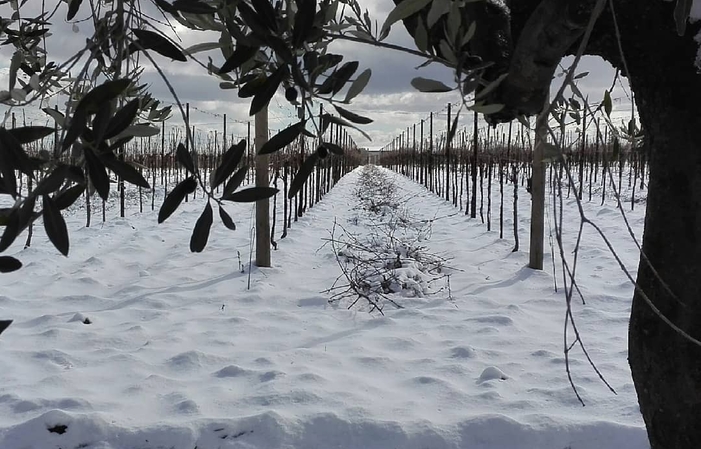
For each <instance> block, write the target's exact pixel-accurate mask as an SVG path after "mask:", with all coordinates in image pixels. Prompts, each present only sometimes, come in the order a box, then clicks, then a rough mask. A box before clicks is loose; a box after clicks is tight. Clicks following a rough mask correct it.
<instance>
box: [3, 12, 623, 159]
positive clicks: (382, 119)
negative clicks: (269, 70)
mask: <svg viewBox="0 0 701 449" xmlns="http://www.w3.org/2000/svg"><path fill="white" fill-rule="evenodd" d="M359 2H360V4H361V5H362V6H363V7H364V8H367V9H368V10H369V12H370V16H371V17H373V18H375V19H377V21H378V22H379V23H380V24H381V23H382V22H383V21H384V19H385V18H386V17H387V14H388V13H389V12H390V10H391V9H392V8H393V6H394V4H393V2H392V0H359ZM59 3H60V2H59V1H58V0H53V1H52V0H46V5H47V8H49V7H52V6H53V5H57V4H59ZM150 3H151V0H144V1H143V2H142V4H143V7H144V8H145V9H146V8H147V9H148V10H149V11H153V7H152V5H150ZM87 4H88V2H85V4H84V5H83V8H82V10H81V12H79V14H78V15H77V16H76V20H77V22H76V23H75V24H73V23H67V22H66V21H65V17H66V5H65V3H64V4H60V5H59V13H58V14H56V15H55V16H54V18H53V21H52V23H53V25H54V32H53V36H51V37H50V38H49V39H48V41H47V47H48V51H49V55H50V59H52V60H55V61H57V62H61V61H64V60H65V59H66V58H68V57H69V56H70V55H72V54H73V53H75V51H77V50H78V49H79V48H80V47H81V46H82V44H83V43H84V42H85V38H86V37H87V36H88V35H89V34H91V32H92V26H91V23H90V22H89V21H87V20H86V19H87V18H88V11H89V9H88V8H87V7H86V6H87ZM40 6H41V2H39V1H35V0H30V1H29V2H27V4H26V6H25V7H24V8H23V15H24V16H28V15H29V14H30V13H32V12H33V11H35V10H34V9H33V8H40ZM10 14H11V10H10V6H9V5H7V4H5V5H3V6H0V17H7V16H9V15H10ZM176 29H177V30H178V35H179V37H180V38H181V39H182V42H181V44H182V45H183V46H184V47H188V46H191V45H194V44H196V43H200V42H203V41H204V42H206V41H216V39H217V36H215V35H211V34H210V35H207V34H205V33H201V32H193V31H190V30H187V29H183V28H182V27H179V26H178V27H176ZM387 41H388V42H393V43H397V44H400V45H403V46H406V47H410V48H413V41H412V39H411V37H410V36H409V35H408V34H407V33H406V31H405V30H404V29H403V27H402V26H400V25H395V26H394V27H393V28H392V32H391V34H390V36H389V38H388V39H387ZM332 51H334V52H337V53H342V54H344V55H345V57H346V59H347V60H358V61H359V62H360V69H359V71H358V73H359V72H360V71H362V70H363V69H364V68H370V69H371V70H372V73H373V76H372V79H371V81H370V83H369V85H368V87H367V88H366V90H365V91H364V93H363V94H362V95H360V96H358V97H357V98H356V99H355V100H354V101H353V104H352V106H349V107H348V108H349V109H351V110H353V111H355V112H357V113H360V114H362V115H366V116H369V117H371V118H373V119H374V120H375V121H374V123H372V124H370V125H365V126H364V127H363V129H364V130H365V131H366V132H367V133H368V134H369V135H370V136H371V137H372V141H367V140H366V139H365V138H364V137H362V136H361V135H360V134H359V133H355V132H353V133H352V135H353V138H354V139H355V141H356V142H357V143H358V145H360V146H364V147H370V148H379V147H381V146H383V145H385V144H386V143H387V142H389V141H390V140H392V138H394V137H395V136H396V135H398V134H399V133H400V132H402V131H403V130H406V129H407V128H408V127H411V126H412V125H414V124H415V123H419V122H420V121H421V120H422V119H427V118H428V116H429V114H430V113H431V112H434V113H437V114H436V116H435V128H434V129H435V130H436V132H441V131H443V130H445V127H446V123H447V120H446V118H447V117H446V112H445V109H446V105H447V104H448V103H449V102H451V103H457V102H458V101H459V97H458V96H457V95H456V94H440V95H438V94H423V93H419V92H417V91H415V90H414V89H413V88H412V87H411V85H410V81H411V79H412V78H414V77H416V76H423V77H428V78H436V79H442V80H444V81H446V82H450V81H451V79H452V77H451V73H450V72H449V71H448V70H447V69H445V68H442V67H439V66H437V65H432V66H429V67H427V68H423V69H420V70H417V69H416V67H417V66H418V65H419V64H421V63H422V62H423V60H422V59H420V58H417V57H414V56H411V55H406V54H404V53H400V52H395V51H391V50H385V49H379V48H374V47H371V46H368V45H363V44H355V43H350V42H343V43H339V44H336V45H335V46H334V47H333V49H332ZM10 56H11V52H10V48H9V46H6V47H2V49H0V90H2V89H7V87H5V86H7V83H8V76H7V73H8V67H9V58H10ZM198 56H199V59H200V60H205V61H206V56H211V57H212V58H213V61H214V64H215V65H221V64H222V63H223V62H224V59H223V57H222V56H221V54H220V53H218V52H215V51H213V52H209V53H199V54H198ZM156 58H157V61H158V62H159V63H160V64H161V65H162V67H163V69H164V70H165V72H166V73H167V74H168V78H169V80H170V82H171V83H172V84H173V86H174V87H175V89H176V91H177V93H178V95H179V97H180V99H181V101H182V102H189V103H190V107H191V123H192V124H193V125H194V126H195V127H196V130H198V135H199V136H200V138H202V139H206V138H207V136H208V135H209V136H210V138H211V136H213V131H214V130H218V132H219V133H221V131H222V129H223V121H224V116H223V115H224V114H226V115H227V129H228V133H229V134H234V135H236V136H245V134H246V129H247V122H248V121H250V120H251V118H249V117H248V102H247V101H245V100H241V99H239V98H238V97H237V95H236V91H234V90H222V89H220V88H219V80H218V79H217V78H216V77H214V76H212V75H208V74H207V73H206V71H205V70H204V69H203V68H202V67H200V66H198V65H196V64H193V63H180V62H172V61H169V60H166V59H165V58H160V57H158V56H156ZM569 62H570V60H565V61H563V65H565V66H567V65H568V63H569ZM584 71H588V72H590V73H589V75H588V76H587V77H586V78H584V79H583V80H581V81H580V88H581V89H582V91H583V92H584V94H585V95H588V96H589V97H590V100H591V103H592V104H597V103H598V102H600V101H601V99H602V97H603V92H604V90H605V89H608V88H610V86H611V82H612V80H613V75H614V71H613V69H612V68H611V67H610V66H609V65H608V64H607V63H606V62H605V61H603V60H601V59H599V58H593V57H586V58H584V59H583V60H582V62H581V64H580V67H579V69H578V72H584ZM142 81H144V82H147V83H148V84H149V85H150V91H151V92H152V94H153V95H154V96H155V97H156V98H158V99H160V100H162V101H163V102H164V103H166V104H168V103H171V102H173V98H172V96H171V94H170V93H169V92H168V90H167V88H166V85H165V84H164V83H163V81H162V80H161V79H160V78H159V76H158V74H157V73H156V72H155V70H154V69H153V68H151V67H148V66H146V67H145V74H144V77H143V80H142ZM624 83H625V80H624ZM612 97H613V98H614V107H615V110H616V111H617V114H618V116H619V117H621V118H617V120H621V119H622V117H624V116H628V117H629V115H630V100H629V98H628V92H627V85H625V86H624V85H622V84H620V83H619V84H618V85H617V86H616V88H615V89H614V91H613V93H612ZM63 101H65V98H53V99H51V100H50V106H52V107H53V106H54V105H55V104H56V103H57V102H63ZM44 106H46V105H44ZM62 107H63V105H62V104H59V108H62ZM269 111H270V112H269V114H270V128H271V129H273V130H275V129H280V128H284V127H285V126H286V125H288V124H290V123H292V122H293V121H294V120H295V119H296V113H295V110H294V108H292V107H291V106H289V104H288V103H287V102H286V101H285V99H284V98H283V97H282V95H277V96H276V97H275V98H274V99H273V101H272V102H271V105H270V110H269ZM16 112H17V113H18V115H19V114H20V113H21V111H16ZM24 113H25V114H26V117H27V120H28V121H30V122H32V123H34V124H42V123H44V122H46V120H47V118H46V116H45V114H43V113H42V112H41V111H40V110H39V107H37V108H28V109H25V110H24ZM168 123H169V126H178V125H182V119H181V118H180V116H179V114H174V115H173V117H172V118H171V119H170V120H169V122H168ZM463 124H464V125H465V126H467V125H470V124H471V121H469V120H465V121H464V122H463Z"/></svg>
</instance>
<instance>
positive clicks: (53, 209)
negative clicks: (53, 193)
mask: <svg viewBox="0 0 701 449" xmlns="http://www.w3.org/2000/svg"><path fill="white" fill-rule="evenodd" d="M42 215H43V217H44V229H45V230H46V235H47V236H48V237H49V240H50V241H51V243H53V244H54V246H55V247H56V249H57V250H58V251H59V252H60V253H61V254H63V255H64V256H68V248H69V241H68V228H67V227H66V221H65V220H64V219H63V216H62V215H61V211H60V210H59V208H58V207H57V206H56V203H54V200H52V199H51V197H49V196H48V195H44V196H43V211H42Z"/></svg>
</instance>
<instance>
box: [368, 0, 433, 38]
mask: <svg viewBox="0 0 701 449" xmlns="http://www.w3.org/2000/svg"><path fill="white" fill-rule="evenodd" d="M429 3H431V0H405V1H403V2H401V3H399V4H398V5H397V6H395V7H394V9H393V10H392V11H391V12H390V13H389V15H388V16H387V19H385V23H383V24H382V30H381V31H380V40H382V39H384V38H385V37H387V36H388V35H389V29H390V28H391V27H392V25H393V24H394V23H396V22H398V21H400V20H402V19H406V18H407V17H409V16H411V15H413V14H416V13H417V12H419V11H421V10H422V9H423V8H424V7H425V6H426V5H428V4H429Z"/></svg>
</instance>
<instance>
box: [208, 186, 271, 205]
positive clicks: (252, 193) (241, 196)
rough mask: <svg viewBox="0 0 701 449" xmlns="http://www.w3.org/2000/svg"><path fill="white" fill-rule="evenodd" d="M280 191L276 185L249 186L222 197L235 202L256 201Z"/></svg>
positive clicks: (265, 198)
mask: <svg viewBox="0 0 701 449" xmlns="http://www.w3.org/2000/svg"><path fill="white" fill-rule="evenodd" d="M278 192H279V190H278V189H276V188H274V187H249V188H247V189H243V190H239V191H238V192H234V193H232V194H229V195H226V196H223V197H222V200H224V201H233V202H235V203H255V202H256V201H260V200H267V199H268V198H270V197H272V196H275V194H277V193H278Z"/></svg>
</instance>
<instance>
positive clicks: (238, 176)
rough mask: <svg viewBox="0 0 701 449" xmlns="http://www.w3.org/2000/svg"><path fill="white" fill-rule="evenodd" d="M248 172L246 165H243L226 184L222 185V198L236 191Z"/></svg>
mask: <svg viewBox="0 0 701 449" xmlns="http://www.w3.org/2000/svg"><path fill="white" fill-rule="evenodd" d="M247 172H248V165H244V166H243V167H241V168H239V169H238V170H237V171H236V173H234V175H233V176H232V177H231V178H230V179H229V180H228V181H227V182H226V184H225V185H224V192H223V194H222V196H227V195H231V194H232V193H234V191H235V190H236V189H238V188H239V187H240V186H241V183H243V180H244V179H246V173H247Z"/></svg>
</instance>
